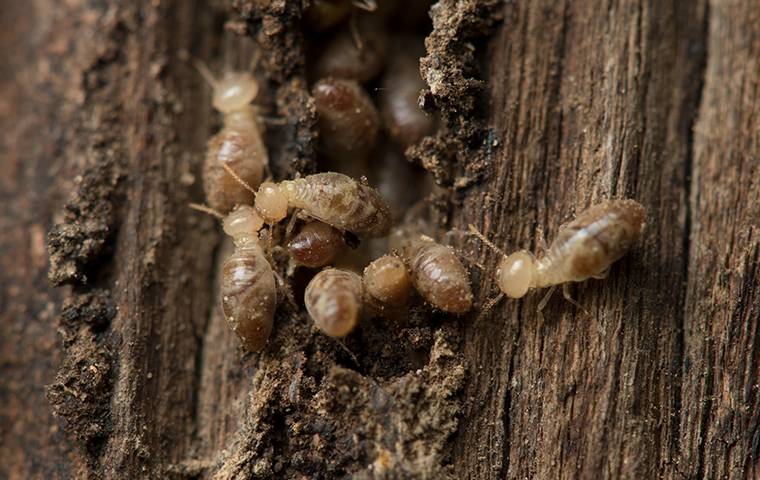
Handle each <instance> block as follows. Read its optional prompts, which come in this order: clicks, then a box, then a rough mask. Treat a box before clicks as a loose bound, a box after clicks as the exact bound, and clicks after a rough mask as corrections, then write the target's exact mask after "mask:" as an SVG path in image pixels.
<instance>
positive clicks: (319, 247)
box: [288, 221, 346, 268]
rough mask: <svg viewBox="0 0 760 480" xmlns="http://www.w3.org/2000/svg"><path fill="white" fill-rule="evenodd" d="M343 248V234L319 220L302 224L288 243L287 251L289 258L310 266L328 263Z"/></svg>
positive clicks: (344, 245) (315, 266) (321, 265)
mask: <svg viewBox="0 0 760 480" xmlns="http://www.w3.org/2000/svg"><path fill="white" fill-rule="evenodd" d="M345 248H346V244H345V242H344V241H343V234H342V233H341V232H340V231H339V230H337V229H335V228H333V227H331V226H330V225H327V224H326V223H323V222H320V221H315V222H310V223H307V224H306V225H304V226H303V227H302V228H301V231H299V232H298V234H297V235H296V236H295V237H293V239H292V240H291V241H290V242H289V243H288V253H289V254H290V256H291V258H293V259H294V260H295V261H296V262H298V263H299V264H301V265H304V266H306V267H310V268H317V267H323V266H325V265H327V264H329V263H330V262H332V261H333V260H334V259H335V257H336V256H337V255H338V254H339V253H341V252H342V251H343V250H344V249H345Z"/></svg>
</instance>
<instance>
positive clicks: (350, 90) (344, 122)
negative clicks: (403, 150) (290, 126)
mask: <svg viewBox="0 0 760 480" xmlns="http://www.w3.org/2000/svg"><path fill="white" fill-rule="evenodd" d="M312 96H313V97H314V104H315V106H316V109H317V114H318V115H319V121H318V129H319V135H320V140H321V142H322V145H323V146H324V149H325V153H326V154H327V156H329V157H330V158H332V159H334V160H336V161H338V162H357V161H358V162H361V161H363V160H364V159H365V158H366V156H367V154H368V153H369V151H370V150H371V149H372V147H374V145H375V141H376V140H377V134H378V131H379V129H380V118H379V117H378V114H377V110H376V109H375V106H374V104H373V103H372V100H371V99H370V98H369V96H368V95H367V93H366V92H365V91H364V90H363V89H362V87H361V86H359V84H358V83H356V81H354V80H341V79H334V78H325V79H322V80H320V81H319V82H317V83H316V85H314V88H312Z"/></svg>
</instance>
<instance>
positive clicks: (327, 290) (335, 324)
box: [304, 268, 364, 338]
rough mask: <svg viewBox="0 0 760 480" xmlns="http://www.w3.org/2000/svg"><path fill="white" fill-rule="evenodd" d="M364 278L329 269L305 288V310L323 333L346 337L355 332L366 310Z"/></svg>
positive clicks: (319, 274)
mask: <svg viewBox="0 0 760 480" xmlns="http://www.w3.org/2000/svg"><path fill="white" fill-rule="evenodd" d="M363 292H364V289H363V286H362V278H361V277H360V276H359V275H357V274H356V273H354V272H351V271H348V270H339V269H336V268H327V269H325V270H322V271H321V272H319V273H318V274H317V275H316V276H315V277H314V278H312V279H311V281H310V282H309V285H307V286H306V292H305V294H304V303H305V304H306V310H307V311H308V312H309V315H310V316H311V318H312V319H313V320H314V324H315V325H316V326H317V328H319V329H320V330H321V331H323V332H324V333H326V334H327V335H329V336H331V337H336V338H341V337H345V336H346V335H348V334H349V333H351V331H352V330H353V329H354V327H355V326H356V324H357V323H358V321H359V317H360V316H361V314H362V308H363V306H364V298H363V297H364V293H363Z"/></svg>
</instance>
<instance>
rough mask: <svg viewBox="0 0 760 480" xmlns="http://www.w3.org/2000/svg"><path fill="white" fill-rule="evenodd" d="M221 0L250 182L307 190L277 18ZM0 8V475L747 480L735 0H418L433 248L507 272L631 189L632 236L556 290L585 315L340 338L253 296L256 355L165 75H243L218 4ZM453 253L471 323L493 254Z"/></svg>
mask: <svg viewBox="0 0 760 480" xmlns="http://www.w3.org/2000/svg"><path fill="white" fill-rule="evenodd" d="M109 3H110V4H111V5H108V4H109ZM216 3H218V2H216ZM237 3H238V5H237V6H236V9H237V12H239V14H240V17H239V18H240V20H241V23H237V24H234V25H232V27H233V28H234V29H236V30H240V31H247V30H248V29H250V30H251V31H252V32H253V34H254V36H256V37H257V41H258V43H259V44H260V45H262V46H263V47H264V48H265V50H266V51H267V52H271V55H270V56H268V57H266V58H265V59H264V61H263V69H264V71H265V72H266V73H267V74H268V75H269V76H270V78H271V79H272V82H271V84H269V85H268V86H267V87H268V88H266V89H265V90H266V91H267V93H266V95H265V98H264V100H263V102H264V104H265V105H266V106H267V108H269V109H270V110H271V111H272V112H276V113H277V114H278V115H281V116H283V117H285V118H287V119H288V121H289V122H288V126H285V127H271V129H270V130H269V132H268V135H267V141H268V143H269V144H270V152H271V155H272V162H273V165H274V170H275V174H276V175H277V176H278V177H282V176H285V175H287V174H290V173H292V171H293V169H296V170H299V171H308V170H309V169H312V168H314V162H313V159H312V157H313V151H314V150H313V148H314V145H313V133H314V131H313V127H314V124H315V118H314V113H313V110H312V109H311V108H310V107H309V104H308V102H307V101H306V100H307V94H306V90H305V80H304V78H303V74H302V70H303V68H302V67H303V65H301V63H299V62H302V61H303V60H302V59H303V51H302V45H301V41H302V37H301V35H300V33H299V31H298V30H297V26H298V25H299V24H300V6H299V5H300V2H295V1H293V2H289V1H284V0H283V1H279V0H278V1H272V2H245V1H241V2H237ZM254 3H258V4H263V6H260V8H259V9H254V8H253V5H254ZM2 8H3V15H2V16H0V27H2V28H0V58H3V59H5V61H4V62H3V64H2V65H0V112H2V115H0V127H2V131H3V132H4V134H3V135H2V136H0V162H1V164H2V171H3V174H2V175H0V198H2V200H3V205H4V206H5V208H4V209H3V213H2V214H1V215H0V229H1V230H0V231H2V232H4V233H3V234H1V235H0V246H1V247H2V249H3V252H4V253H5V255H3V259H2V261H1V262H2V263H0V284H2V286H3V289H2V294H1V295H0V325H1V327H0V329H2V331H1V332H0V378H2V380H1V381H0V398H1V399H2V405H3V409H2V413H0V425H2V429H0V432H1V433H0V458H3V460H4V461H3V465H2V467H0V477H2V478H6V477H7V478H12V479H16V478H18V479H21V478H125V477H128V478H167V477H168V478H297V477H299V476H300V477H306V478H335V477H342V476H345V475H349V474H351V475H354V476H355V477H356V478H383V476H385V477H387V478H445V477H446V476H450V477H452V478H473V479H475V478H477V479H490V478H493V479H497V478H499V479H501V478H525V477H528V478H554V477H561V478H658V477H663V478H741V479H745V478H747V479H748V478H758V477H760V331H759V329H760V327H759V324H760V183H758V181H757V178H758V177H759V176H760V171H759V170H760V167H759V166H758V165H760V93H759V92H760V90H759V89H758V85H760V4H759V3H758V2H756V1H753V0H730V1H729V0H712V1H708V0H699V1H695V2H676V1H666V2H659V1H654V0H652V1H649V2H612V3H602V2H571V1H569V0H565V1H548V0H540V1H534V2H528V1H523V0H519V1H516V2H506V3H505V2H498V1H494V0H479V1H476V0H470V1H464V0H460V1H455V0H441V1H440V2H439V3H438V5H437V7H436V9H435V10H434V11H433V23H434V25H435V30H434V32H433V34H431V36H430V37H429V39H428V45H427V46H428V57H427V59H426V60H425V61H423V64H422V73H423V76H426V75H427V76H426V78H427V79H428V81H429V86H430V91H429V92H427V93H426V94H425V96H424V101H425V105H426V106H428V107H430V108H433V107H437V108H440V109H441V110H442V119H443V124H444V127H443V130H442V132H441V134H440V135H439V136H438V137H436V138H431V139H429V140H427V141H425V142H423V144H422V146H421V147H420V148H418V149H415V150H414V151H413V152H410V153H411V154H412V156H415V157H416V158H419V159H421V161H422V162H423V163H424V164H425V165H426V166H427V167H428V168H429V169H430V170H431V171H432V173H434V174H435V176H436V178H437V179H439V180H440V181H441V182H442V183H444V184H445V185H447V187H448V189H447V190H445V193H444V194H443V195H441V196H439V197H437V198H436V201H435V202H433V203H434V204H435V205H438V206H441V209H440V211H439V213H440V214H441V215H439V217H440V220H441V233H443V232H444V231H446V230H450V229H460V230H464V229H466V226H467V224H468V223H474V224H475V225H476V226H478V227H479V228H480V229H481V231H483V233H484V234H486V235H487V236H488V237H489V238H491V239H492V240H493V241H494V242H495V243H496V244H498V245H500V246H502V248H503V249H504V250H506V251H512V250H514V249H517V248H530V249H533V250H535V249H537V248H538V247H537V245H539V241H538V232H537V230H543V233H544V234H545V236H546V238H547V240H548V241H551V240H552V239H553V238H554V235H555V234H556V232H557V228H558V227H559V225H560V224H562V223H563V222H565V221H567V220H568V219H570V218H572V217H573V215H574V214H575V213H576V212H579V211H581V210H582V209H584V208H586V207H587V206H588V205H590V204H592V203H595V202H597V201H599V200H601V199H604V198H608V197H631V198H635V199H636V200H638V201H639V202H641V203H642V204H643V205H644V206H645V207H646V208H647V213H648V223H647V227H646V229H645V232H644V235H643V237H642V239H641V240H640V241H639V242H638V243H637V245H636V246H635V247H634V249H633V251H632V252H631V253H630V254H629V255H628V256H626V257H624V259H623V260H621V261H620V262H618V263H616V264H615V265H614V266H613V268H612V271H611V273H610V275H609V277H608V278H607V279H606V280H604V281H589V282H586V283H584V284H580V285H577V286H573V287H572V289H571V292H572V295H573V298H574V299H575V300H577V301H578V302H579V303H580V304H581V305H582V306H583V308H585V309H586V310H588V312H589V314H588V315H586V314H584V313H583V312H582V311H580V310H578V309H577V308H575V307H574V306H573V305H572V304H570V303H569V302H566V301H564V300H563V299H562V297H561V296H560V295H556V296H555V297H553V298H552V299H551V300H550V301H549V303H548V306H547V308H546V309H545V310H544V312H543V317H541V316H540V315H538V314H537V312H536V305H537V304H538V302H539V301H540V300H541V297H542V294H543V292H536V293H532V294H530V295H529V296H528V297H526V299H524V300H522V301H507V300H504V301H502V302H501V303H499V304H498V305H496V306H495V307H494V309H493V311H491V312H490V313H489V314H487V315H484V316H483V317H482V318H478V313H479V312H478V311H475V312H473V313H472V314H471V315H470V316H468V317H466V318H464V319H461V320H457V319H453V318H450V317H446V316H443V315H438V314H434V315H431V314H430V313H429V311H427V310H426V309H424V308H423V309H417V310H415V311H414V312H413V314H412V316H411V318H410V320H409V322H410V323H409V324H408V325H407V326H406V327H403V328H401V327H398V328H395V327H392V326H390V325H387V324H379V323H378V324H373V325H366V326H363V327H362V329H361V331H360V332H359V333H357V334H355V335H352V336H351V337H349V339H348V340H347V341H346V344H345V346H341V345H340V344H337V343H336V342H334V341H331V340H329V339H327V338H325V337H324V336H322V335H320V334H318V333H317V332H315V330H314V329H313V328H312V326H311V324H310V321H309V320H308V318H307V317H306V316H305V315H304V313H303V308H302V307H300V306H298V305H293V304H291V303H289V302H288V301H283V302H282V303H281V304H280V310H279V312H278V315H277V319H276V322H275V334H274V337H273V339H272V342H271V344H270V345H269V346H268V347H267V348H266V349H265V351H264V352H263V353H262V354H260V355H241V353H240V351H239V350H238V346H237V345H238V344H237V340H236V339H235V338H234V336H233V335H232V334H231V332H230V331H229V329H228V328H227V326H226V324H225V321H224V319H223V318H222V316H221V313H220V311H219V307H218V302H217V301H216V294H215V292H216V291H218V290H217V288H218V286H217V285H216V281H215V279H216V278H217V276H218V268H219V265H220V264H221V262H222V261H223V259H224V257H225V256H226V255H227V254H228V253H229V245H228V244H227V243H226V242H221V236H220V234H219V229H218V226H217V225H216V224H215V220H214V219H212V218H207V217H204V216H203V215H202V214H200V213H198V212H194V211H192V210H190V209H189V208H188V207H187V204H188V203H189V202H192V201H196V202H197V201H200V200H201V199H202V189H201V188H200V184H199V179H200V172H201V159H202V157H203V154H204V151H205V142H206V140H207V139H208V138H209V136H210V134H211V132H212V131H213V130H214V128H215V126H216V122H218V118H217V117H216V116H215V115H214V114H213V112H212V111H211V109H210V102H209V101H208V99H209V95H210V92H209V91H208V89H207V87H206V86H205V85H204V84H203V81H202V79H201V78H200V75H198V74H197V72H196V71H195V70H194V68H193V66H192V60H193V59H195V58H200V59H202V60H204V61H207V62H208V63H209V64H210V66H211V67H212V69H214V68H217V69H221V68H222V67H223V65H224V64H228V65H229V64H232V65H245V64H246V62H247V59H249V58H250V45H248V46H246V44H245V42H244V41H241V40H238V39H235V35H234V34H233V33H231V32H230V31H227V32H226V33H225V30H224V27H223V23H224V21H225V19H227V18H235V16H234V14H231V13H230V9H229V6H227V5H217V6H212V5H210V4H209V3H207V2H203V1H199V2H179V1H169V2H155V1H148V0H144V1H138V2H128V4H124V5H122V4H121V3H119V4H118V5H117V4H116V3H114V2H96V1H94V0H83V1H81V2H56V1H53V0H40V1H38V2H35V4H34V8H32V9H30V8H28V7H26V6H21V3H20V2H4V3H3V5H2ZM491 28H492V29H493V34H492V35H491V36H490V37H487V38H486V37H483V35H485V34H486V33H487V32H488V31H489V29H491ZM471 46H472V47H473V48H474V49H475V50H474V52H475V53H474V54H473V55H472V58H470V56H469V55H470V53H468V52H472V48H470V47H471ZM475 59H478V60H479V61H480V62H481V63H483V65H482V70H480V75H481V76H482V78H483V79H485V80H486V82H485V83H480V82H478V81H475V80H474V79H473V78H472V75H473V74H475V73H476V72H477V71H478V70H477V69H474V68H473V65H472V64H471V60H472V61H474V60H475ZM436 69H444V73H445V75H443V76H442V77H435V76H434V75H430V74H431V72H435V71H438V70H436ZM435 78H443V79H444V80H443V81H441V82H440V83H436V82H435V81H431V79H435ZM480 96H482V99H481V98H480ZM48 232H50V236H49V237H47V235H48ZM46 243H48V244H49V245H48V246H47V247H46ZM458 246H459V248H460V249H461V250H462V251H463V252H464V253H465V255H466V256H467V257H469V258H471V259H472V260H473V261H474V263H478V264H481V265H482V266H483V267H485V270H484V271H481V270H480V269H479V268H478V267H473V268H472V270H471V272H472V277H473V290H474V292H475V293H476V302H477V305H483V303H484V302H486V301H487V300H488V299H489V298H492V297H493V296H495V294H496V293H497V291H496V287H495V284H494V281H493V272H494V269H495V265H496V263H497V261H498V259H499V256H498V255H497V254H495V253H494V252H491V251H489V250H487V249H486V248H485V247H484V246H483V245H482V244H480V243H479V242H478V241H477V240H476V239H474V238H463V239H462V240H461V241H460V243H459V245H458ZM46 248H49V251H50V254H51V258H50V260H49V261H48V260H47V255H48V252H47V251H46ZM273 261H275V262H276V265H278V266H279V267H282V266H283V265H284V263H283V262H282V259H281V258H279V257H276V256H275V258H274V260H273ZM49 270H50V278H51V280H52V281H53V282H55V283H60V284H66V285H68V286H65V287H62V288H53V287H51V286H50V285H49V283H48V280H47V278H46V277H47V276H48V271H49ZM346 348H347V349H348V350H350V351H351V352H352V353H353V354H354V355H355V356H356V357H355V358H353V357H352V356H351V354H349V353H347V351H346Z"/></svg>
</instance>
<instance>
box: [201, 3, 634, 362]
mask: <svg viewBox="0 0 760 480" xmlns="http://www.w3.org/2000/svg"><path fill="white" fill-rule="evenodd" d="M409 3H411V5H410V4H409ZM416 7H418V8H416ZM428 7H429V2H425V1H418V2H407V4H404V5H400V2H393V1H388V2H382V3H380V2H378V3H377V4H376V3H375V2H374V1H372V0H363V1H359V0H353V1H351V0H314V1H313V2H311V4H310V7H309V8H307V10H306V11H305V15H304V23H305V24H304V29H305V35H306V38H307V40H308V41H307V45H309V46H310V47H309V48H311V50H307V66H306V67H307V68H306V70H307V75H308V78H309V82H310V83H309V84H310V93H311V97H312V99H313V102H314V107H315V110H316V113H317V116H318V124H317V129H318V139H319V148H318V159H317V163H318V165H319V168H320V169H321V170H322V173H317V174H312V175H306V176H299V175H298V174H296V175H295V178H293V179H290V180H281V181H273V180H272V179H267V178H265V177H266V176H267V175H268V170H269V169H268V155H267V151H266V148H265V146H264V142H263V138H264V133H265V132H264V124H265V122H264V121H263V117H262V116H261V115H260V112H259V109H258V108H257V107H256V105H255V103H253V102H255V101H256V97H257V94H258V92H259V88H258V87H259V86H258V83H257V81H256V79H255V78H254V77H253V75H252V72H224V73H222V74H221V75H220V76H218V77H217V76H215V75H214V74H213V73H211V71H210V70H209V69H208V68H207V67H205V66H204V65H202V64H201V65H199V71H200V72H201V74H202V76H203V78H204V79H205V80H206V82H207V83H208V84H209V85H210V87H211V90H212V105H213V107H214V108H215V109H216V110H218V111H219V112H220V113H221V115H222V119H223V122H222V123H223V126H222V128H221V130H220V131H219V133H217V134H216V135H214V136H213V137H212V138H211V140H210V141H209V143H208V150H207V155H206V159H205V164H204V169H203V172H204V175H203V180H204V190H205V192H206V203H207V205H208V207H206V206H198V205H196V206H195V207H196V208H198V209H201V210H204V211H206V212H209V213H212V214H213V215H215V216H217V217H219V218H220V219H222V220H223V227H224V231H225V233H227V234H228V235H229V236H230V237H231V238H232V240H233V243H234V246H235V249H234V253H232V254H231V255H230V256H229V258H227V260H226V262H225V263H224V266H223V268H222V274H221V285H220V291H221V306H222V310H223V312H224V316H225V318H226V319H227V321H228V323H229V325H230V326H231V328H232V329H233V330H234V331H235V333H236V334H237V336H238V337H239V338H240V341H241V343H242V345H243V347H244V348H245V349H246V350H249V351H260V350H262V349H263V348H264V347H265V346H266V344H267V342H268V339H269V337H270V335H271V332H272V330H273V324H274V317H275V311H276V309H277V306H278V302H279V301H280V300H282V298H284V297H286V296H288V295H289V294H290V292H291V291H292V290H294V289H292V288H291V287H292V285H290V286H289V285H288V282H287V281H286V280H287V279H291V281H292V279H293V278H294V275H293V273H294V272H295V271H296V270H299V271H304V270H306V271H307V272H309V277H310V279H309V281H308V285H307V286H306V287H305V291H304V295H303V303H304V307H305V309H306V311H307V312H308V314H309V316H310V317H311V319H312V320H313V322H314V325H315V326H316V328H317V329H319V330H320V331H321V332H323V333H325V334H327V335H328V336H330V337H334V338H343V337H346V336H347V335H349V334H350V333H351V332H352V331H353V330H354V328H355V327H356V326H357V325H358V324H359V323H360V322H362V320H363V319H367V318H378V317H382V318H386V319H389V320H392V321H396V320H399V319H403V318H404V317H405V316H407V315H408V314H409V309H410V308H425V309H434V310H436V311H440V312H444V313H447V314H451V315H463V314H466V313H467V312H469V311H470V310H471V308H472V305H473V294H472V291H471V286H470V280H469V274H468V271H467V269H466V268H465V266H464V265H463V263H462V261H461V260H460V258H459V256H458V254H457V253H456V252H455V251H454V250H453V249H452V248H451V247H448V246H445V245H443V244H441V243H438V242H437V241H436V240H434V239H433V238H431V237H430V236H426V235H425V234H424V233H429V232H425V228H418V225H419V224H420V216H415V215H412V214H411V213H410V212H412V213H413V212H416V211H418V210H420V209H424V208H425V207H426V205H425V202H424V197H425V195H426V194H427V193H428V192H429V191H430V188H431V187H430V186H429V185H430V184H431V183H430V181H429V179H428V178H427V177H428V176H427V175H425V172H424V170H422V169H421V168H419V167H417V166H415V165H413V164H411V163H409V162H407V161H406V159H405V158H404V155H403V152H404V150H405V149H407V148H409V147H411V146H413V145H415V144H417V143H418V142H419V141H420V140H421V139H422V138H423V137H425V136H427V135H429V134H431V133H432V132H433V131H434V130H435V128H436V119H435V118H434V117H433V116H430V115H428V114H426V113H425V112H423V111H422V110H421V109H420V107H419V105H418V96H419V93H420V91H421V90H422V89H423V87H424V84H423V81H422V79H421V77H420V72H419V58H420V57H421V56H422V55H423V54H424V48H423V37H422V36H421V35H420V34H419V33H418V32H419V24H420V23H422V24H425V22H426V21H427V20H426V15H425V14H426V12H427V8H428ZM400 10H403V15H402V14H399V12H400ZM415 10H419V11H418V12H416V13H415V12H414V11H415ZM399 19H402V20H399ZM391 32H393V34H391ZM254 64H255V62H254ZM370 185H377V188H374V187H372V186H370ZM405 213H406V215H404V214H405ZM288 216H289V217H290V218H289V219H288ZM643 221H644V213H643V209H641V206H640V205H638V204H637V203H635V202H633V201H619V202H608V203H605V204H603V205H600V206H598V207H595V208H592V209H590V210H589V211H588V212H586V213H584V214H581V215H580V216H579V217H578V218H577V219H576V221H574V222H572V223H570V224H568V225H566V227H565V228H564V229H563V230H562V231H561V232H560V235H559V237H558V238H557V240H555V242H554V243H553V244H552V247H551V248H549V249H548V250H547V251H546V252H545V255H544V256H542V257H540V258H538V259H536V258H535V257H533V256H532V255H531V254H529V253H527V252H518V253H516V254H513V255H510V256H509V257H507V256H505V257H504V260H503V261H502V263H501V266H500V269H499V272H498V273H497V283H498V285H499V287H500V288H501V290H502V291H503V293H504V294H506V295H507V296H509V297H513V298H519V297H521V296H522V295H524V294H525V293H526V292H527V291H528V289H531V288H540V287H544V286H551V285H556V284H560V283H563V282H568V281H581V280H584V279H586V278H590V277H594V278H599V277H601V276H603V275H604V272H605V271H606V269H607V268H608V267H609V265H610V264H611V263H612V262H614V261H615V260H617V259H618V258H620V256H622V254H623V253H625V251H626V250H627V248H628V246H630V243H631V242H632V241H633V240H634V239H635V237H636V235H637V234H638V233H639V231H640V230H641V228H642V226H643ZM422 224H423V225H424V222H422ZM392 231H393V235H390V234H391V232H392ZM472 231H473V234H475V235H478V236H479V237H480V238H481V239H482V240H483V241H485V242H486V243H487V244H488V245H489V246H491V247H493V248H496V247H495V246H493V245H492V244H491V243H490V242H489V241H488V240H487V239H486V238H485V237H484V236H482V235H481V234H480V233H479V232H477V230H476V229H475V228H474V227H472ZM357 247H358V248H357ZM277 249H279V250H278V251H280V252H286V253H287V255H288V258H289V260H288V261H287V265H286V266H285V267H283V268H280V266H279V265H278V264H277V262H275V261H274V259H273V255H272V253H273V251H274V250H277ZM320 269H321V270H320ZM278 283H279V285H278ZM278 289H280V290H282V289H284V290H285V293H286V295H284V296H283V295H282V294H279V295H278ZM542 303H543V302H542ZM401 321H403V320H401Z"/></svg>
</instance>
